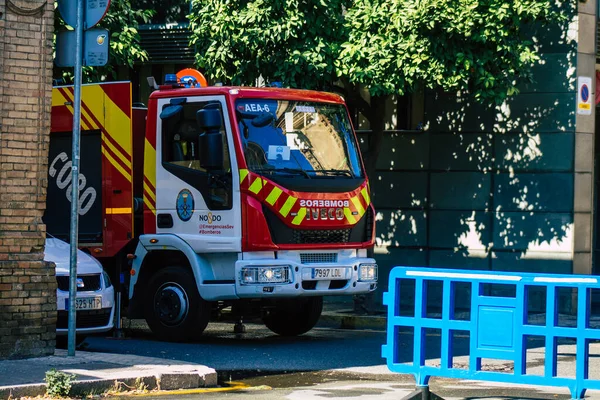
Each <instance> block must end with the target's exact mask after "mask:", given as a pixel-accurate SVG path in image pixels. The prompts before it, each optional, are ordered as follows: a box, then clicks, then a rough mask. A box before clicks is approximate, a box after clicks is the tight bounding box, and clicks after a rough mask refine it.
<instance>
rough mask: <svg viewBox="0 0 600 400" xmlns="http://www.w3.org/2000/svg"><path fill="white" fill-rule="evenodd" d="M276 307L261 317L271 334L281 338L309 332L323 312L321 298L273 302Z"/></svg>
mask: <svg viewBox="0 0 600 400" xmlns="http://www.w3.org/2000/svg"><path fill="white" fill-rule="evenodd" d="M275 302H276V306H275V308H273V309H270V310H269V311H268V313H267V314H265V316H264V317H263V322H264V324H265V325H266V326H267V328H269V329H270V330H271V331H272V332H274V333H276V334H278V335H281V336H298V335H302V334H303V333H306V332H308V331H310V330H311V329H312V328H313V327H314V326H315V325H316V324H317V321H319V317H320V316H321V311H323V298H322V297H306V298H297V299H285V300H275Z"/></svg>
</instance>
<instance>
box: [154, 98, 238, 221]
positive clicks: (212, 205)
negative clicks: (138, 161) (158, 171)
mask: <svg viewBox="0 0 600 400" xmlns="http://www.w3.org/2000/svg"><path fill="white" fill-rule="evenodd" d="M173 107H177V108H176V109H169V108H173ZM207 107H209V108H213V109H214V108H216V109H218V110H219V112H220V114H221V119H222V115H223V113H222V110H221V105H220V103H218V102H190V103H183V104H178V105H172V104H167V105H165V106H164V107H163V110H161V119H162V135H161V139H162V165H163V167H164V168H165V169H166V170H167V171H169V172H170V173H172V174H173V175H175V176H177V177H178V178H180V179H182V180H183V181H185V182H187V183H188V184H189V185H190V186H192V187H194V188H196V189H198V190H199V191H200V193H202V196H203V198H204V201H205V202H206V204H207V206H208V208H209V209H211V210H227V209H231V207H232V201H231V193H232V190H231V184H232V179H231V162H230V158H229V157H230V155H229V148H228V146H227V134H226V132H225V128H224V126H223V125H224V124H223V121H221V127H220V129H219V132H220V136H221V138H222V142H223V145H222V151H223V166H222V168H218V169H211V170H210V171H208V170H207V169H206V168H204V167H203V162H202V161H203V160H202V159H201V154H202V152H201V151H200V150H201V149H200V140H199V138H200V135H202V134H204V133H205V132H204V131H203V129H202V128H201V127H200V126H199V124H198V122H197V119H196V113H197V112H198V111H199V110H203V109H205V108H207ZM209 150H210V149H209Z"/></svg>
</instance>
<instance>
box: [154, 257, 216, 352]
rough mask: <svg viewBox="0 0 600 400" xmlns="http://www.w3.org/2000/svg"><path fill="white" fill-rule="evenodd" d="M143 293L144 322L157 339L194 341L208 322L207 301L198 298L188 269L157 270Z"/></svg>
mask: <svg viewBox="0 0 600 400" xmlns="http://www.w3.org/2000/svg"><path fill="white" fill-rule="evenodd" d="M146 293H147V294H146V296H147V297H146V301H145V317H146V322H148V326H149V327H150V329H151V330H152V333H154V334H155V335H156V337H157V338H158V339H159V340H164V341H169V342H185V341H189V340H193V339H195V338H197V337H198V336H200V335H201V334H202V332H203V331H204V329H205V328H206V325H208V320H209V318H210V304H209V303H208V302H207V301H205V300H204V299H203V298H202V297H200V294H199V293H198V289H197V288H196V280H195V279H194V276H193V275H192V273H191V272H190V271H189V270H188V269H186V268H183V267H167V268H163V269H161V270H159V271H157V272H156V273H155V275H154V276H153V277H152V279H151V280H150V282H149V284H148V291H147V292H146Z"/></svg>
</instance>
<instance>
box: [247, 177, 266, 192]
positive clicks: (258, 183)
mask: <svg viewBox="0 0 600 400" xmlns="http://www.w3.org/2000/svg"><path fill="white" fill-rule="evenodd" d="M262 188H263V180H262V178H261V177H258V178H256V179H255V180H254V182H252V185H250V187H249V190H250V191H251V192H252V193H254V194H258V193H259V192H260V190H261V189H262Z"/></svg>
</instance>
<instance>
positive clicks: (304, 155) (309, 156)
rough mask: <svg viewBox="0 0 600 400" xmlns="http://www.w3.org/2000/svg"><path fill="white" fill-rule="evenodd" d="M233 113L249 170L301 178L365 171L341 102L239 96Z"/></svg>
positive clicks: (354, 175) (352, 175) (357, 174)
mask: <svg viewBox="0 0 600 400" xmlns="http://www.w3.org/2000/svg"><path fill="white" fill-rule="evenodd" d="M236 115H237V121H238V128H239V131H240V134H241V138H242V143H243V147H244V156H245V158H246V163H247V165H248V168H249V169H250V170H251V171H254V172H256V173H260V174H277V175H280V174H281V175H296V176H298V177H301V178H303V179H314V178H323V177H342V178H343V177H347V178H361V177H363V173H362V167H361V164H360V157H359V153H358V146H357V144H356V139H355V136H354V133H353V131H352V128H351V125H350V121H349V120H348V114H347V112H346V108H345V107H344V106H343V105H341V104H327V103H317V102H305V101H288V100H265V99H242V100H238V101H237V102H236Z"/></svg>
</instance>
